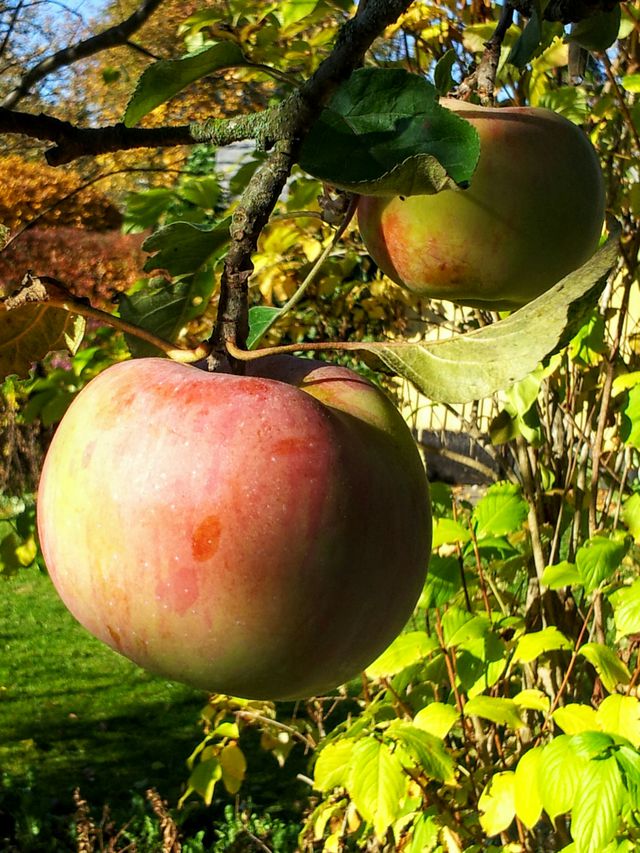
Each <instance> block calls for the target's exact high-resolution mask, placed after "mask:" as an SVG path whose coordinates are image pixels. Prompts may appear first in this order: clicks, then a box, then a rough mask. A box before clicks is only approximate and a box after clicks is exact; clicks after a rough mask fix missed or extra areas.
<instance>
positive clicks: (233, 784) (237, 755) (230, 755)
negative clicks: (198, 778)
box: [218, 743, 247, 794]
mask: <svg viewBox="0 0 640 853" xmlns="http://www.w3.org/2000/svg"><path fill="white" fill-rule="evenodd" d="M218 758H219V761H220V769H221V771H222V782H223V783H224V786H225V788H226V789H227V791H228V792H229V793H230V794H237V793H238V791H239V790H240V788H241V786H242V783H243V781H244V777H245V774H246V772H247V760H246V758H245V757H244V753H243V752H242V750H241V749H240V747H239V746H238V744H237V743H230V744H227V746H225V747H223V749H222V751H221V752H220V755H219V756H218Z"/></svg>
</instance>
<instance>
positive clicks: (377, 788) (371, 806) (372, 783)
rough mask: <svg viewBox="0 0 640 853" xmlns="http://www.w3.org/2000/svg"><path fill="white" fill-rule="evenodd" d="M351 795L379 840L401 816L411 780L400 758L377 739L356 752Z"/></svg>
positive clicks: (361, 743) (360, 745) (365, 742)
mask: <svg viewBox="0 0 640 853" xmlns="http://www.w3.org/2000/svg"><path fill="white" fill-rule="evenodd" d="M352 761H353V771H352V776H351V779H350V784H349V793H350V794H351V797H352V799H353V801H354V803H355V805H356V808H357V809H358V811H359V812H360V814H361V815H362V817H363V818H364V819H365V820H366V821H367V822H369V823H371V824H373V827H374V829H375V832H376V835H377V836H378V838H384V836H385V834H386V831H387V829H388V828H389V826H390V825H391V824H392V823H393V822H394V820H396V819H397V817H398V816H399V814H400V803H401V800H402V798H403V797H404V795H405V794H406V791H407V786H408V784H409V777H408V776H407V775H406V774H405V772H404V771H403V769H402V764H401V763H400V759H399V758H398V756H397V755H395V753H393V752H391V750H390V749H389V747H388V746H387V745H386V744H384V743H381V742H380V741H379V740H376V739H375V738H372V737H371V738H366V739H364V740H360V741H358V743H357V744H356V745H355V747H354V749H353V757H352Z"/></svg>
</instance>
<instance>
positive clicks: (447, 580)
mask: <svg viewBox="0 0 640 853" xmlns="http://www.w3.org/2000/svg"><path fill="white" fill-rule="evenodd" d="M460 572H461V568H460V563H459V562H458V560H457V559H456V558H455V557H440V556H439V555H438V554H433V556H432V557H431V560H430V561H429V568H428V569H427V580H426V583H425V585H424V590H423V592H422V595H421V597H420V602H419V603H420V606H421V607H426V608H427V609H429V608H432V607H443V606H444V605H445V604H450V603H451V601H452V599H453V597H454V596H455V594H456V593H457V592H458V590H459V589H460V588H461V586H462V579H461V576H460Z"/></svg>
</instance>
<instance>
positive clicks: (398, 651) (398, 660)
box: [366, 631, 438, 678]
mask: <svg viewBox="0 0 640 853" xmlns="http://www.w3.org/2000/svg"><path fill="white" fill-rule="evenodd" d="M437 648H438V643H437V641H436V640H435V639H434V638H433V637H430V636H429V635H428V634H427V633H426V632H425V631H409V632H408V633H406V634H400V636H399V637H397V638H396V639H395V640H394V641H393V643H391V645H390V646H389V648H388V649H386V650H385V651H384V652H383V653H382V654H381V655H380V657H378V658H377V659H376V660H374V662H373V663H372V664H371V665H370V666H368V667H367V669H366V673H367V675H368V676H369V677H370V678H384V677H386V676H389V675H395V674H396V673H397V672H401V671H402V670H403V669H405V668H406V667H408V666H411V665H412V664H414V663H418V661H421V660H423V658H425V657H427V655H429V654H430V653H431V652H432V651H434V649H437Z"/></svg>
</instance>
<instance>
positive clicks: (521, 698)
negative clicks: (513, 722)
mask: <svg viewBox="0 0 640 853" xmlns="http://www.w3.org/2000/svg"><path fill="white" fill-rule="evenodd" d="M513 701H514V702H515V703H516V705H517V706H518V708H523V709H525V710H529V711H542V713H543V714H546V712H547V711H548V710H549V705H550V704H551V703H550V701H549V697H548V696H547V694H546V693H543V692H542V690H536V689H535V688H534V687H529V688H527V689H526V690H521V691H520V693H516V695H515V696H514V697H513Z"/></svg>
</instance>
